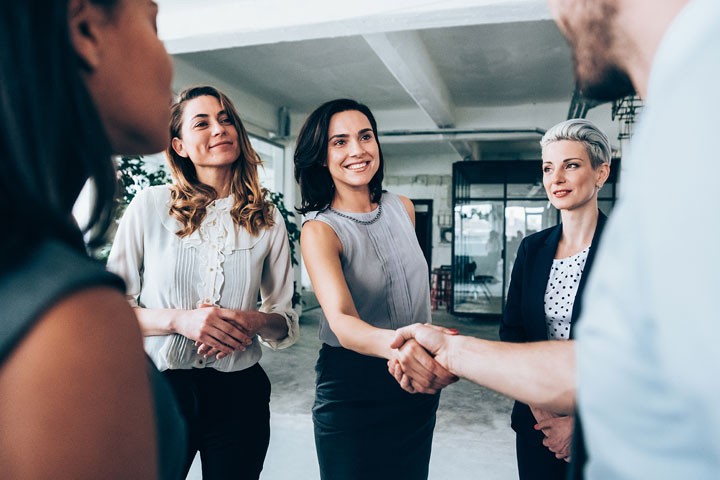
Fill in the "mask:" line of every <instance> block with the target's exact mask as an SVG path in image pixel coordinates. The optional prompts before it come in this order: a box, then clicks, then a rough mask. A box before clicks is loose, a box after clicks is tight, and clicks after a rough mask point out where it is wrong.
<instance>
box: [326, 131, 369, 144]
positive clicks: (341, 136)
mask: <svg viewBox="0 0 720 480" xmlns="http://www.w3.org/2000/svg"><path fill="white" fill-rule="evenodd" d="M372 131H373V129H372V128H363V129H362V130H360V131H359V132H358V135H362V134H363V133H367V132H372ZM349 136H350V135H348V134H347V133H338V134H336V135H333V136H332V137H330V138H328V142H329V141H330V140H332V139H333V138H348V137H349Z"/></svg>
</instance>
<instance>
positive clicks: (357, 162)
mask: <svg viewBox="0 0 720 480" xmlns="http://www.w3.org/2000/svg"><path fill="white" fill-rule="evenodd" d="M327 167H328V170H329V172H330V176H331V177H332V179H333V182H334V183H335V188H336V190H340V189H342V188H351V189H367V188H368V184H369V183H370V180H371V179H372V178H373V176H374V175H375V173H377V171H378V169H379V168H380V149H379V148H378V143H377V139H376V138H375V133H374V132H373V129H372V126H371V124H370V121H369V120H368V118H367V117H366V116H365V115H364V114H363V113H361V112H359V111H357V110H347V111H344V112H340V113H336V114H335V115H333V116H332V117H331V118H330V125H329V128H328V145H327Z"/></svg>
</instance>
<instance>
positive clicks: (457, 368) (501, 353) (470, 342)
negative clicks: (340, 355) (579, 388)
mask: <svg viewBox="0 0 720 480" xmlns="http://www.w3.org/2000/svg"><path fill="white" fill-rule="evenodd" d="M409 339H414V340H415V341H417V342H418V343H419V344H420V345H422V346H423V347H424V348H425V349H427V350H428V351H429V352H430V353H431V354H432V355H433V356H434V357H435V360H437V361H438V362H439V363H440V364H441V365H442V366H443V367H445V368H447V369H448V370H449V371H450V372H452V373H453V374H455V375H458V376H460V377H463V378H467V379H468V380H471V381H473V382H475V383H477V384H480V385H483V386H485V387H487V388H490V389H492V390H495V391H497V392H500V393H502V394H503V395H507V396H508V397H511V398H514V399H516V400H520V401H521V402H523V403H527V404H531V405H534V406H536V407H540V408H543V409H546V410H551V411H553V412H557V413H562V414H567V415H569V414H572V413H573V410H574V408H575V342H574V341H572V340H568V341H563V342H559V341H544V342H531V343H522V344H518V343H506V342H493V341H488V340H481V339H479V338H473V337H466V336H462V335H457V336H456V335H449V334H447V333H446V330H445V329H442V328H440V327H435V326H432V325H422V324H419V323H418V324H414V325H410V326H408V327H404V328H401V329H399V330H398V331H397V337H396V339H395V341H394V342H393V344H392V346H393V347H400V346H402V345H403V343H404V342H405V341H407V340H409Z"/></svg>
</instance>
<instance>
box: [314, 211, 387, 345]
mask: <svg viewBox="0 0 720 480" xmlns="http://www.w3.org/2000/svg"><path fill="white" fill-rule="evenodd" d="M300 246H301V250H302V255H303V259H304V260H305V266H306V268H307V271H308V275H309V276H310V281H311V282H312V284H313V288H314V290H315V295H316V296H317V299H318V302H319V303H320V306H321V307H322V310H323V313H324V314H325V318H327V321H328V323H329V324H330V328H331V329H332V331H333V333H334V334H335V336H336V337H337V338H338V341H339V342H340V344H341V345H342V346H343V347H345V348H347V349H349V350H353V351H355V352H358V353H362V354H364V355H371V356H375V357H382V358H388V359H389V358H391V357H392V356H393V352H392V349H391V348H390V342H392V340H393V338H394V337H395V333H394V332H393V331H392V330H386V329H382V328H376V327H373V326H372V325H370V324H368V323H366V322H364V321H363V320H361V319H360V316H359V314H358V312H357V309H356V308H355V303H354V302H353V299H352V295H351V294H350V289H349V288H348V286H347V282H346V281H345V276H344V275H343V271H342V264H341V262H340V252H341V250H342V246H341V244H340V240H339V239H338V237H337V235H336V234H335V232H334V231H333V230H332V228H330V226H329V225H326V224H325V223H323V222H319V221H310V222H307V223H305V225H304V226H303V229H302V232H301V237H300Z"/></svg>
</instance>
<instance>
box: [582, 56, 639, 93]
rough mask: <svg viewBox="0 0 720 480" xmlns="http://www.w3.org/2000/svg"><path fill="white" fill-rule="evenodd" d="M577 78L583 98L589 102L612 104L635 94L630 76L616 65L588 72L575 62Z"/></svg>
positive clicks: (608, 65)
mask: <svg viewBox="0 0 720 480" xmlns="http://www.w3.org/2000/svg"><path fill="white" fill-rule="evenodd" d="M575 78H576V79H577V82H578V87H579V88H580V92H581V93H582V95H583V97H585V98H587V99H589V100H595V101H598V102H612V101H614V100H619V99H621V98H623V97H627V96H628V95H633V94H634V93H635V87H634V86H633V84H632V81H631V80H630V76H629V75H628V74H627V72H625V71H624V70H623V69H621V68H620V67H619V66H617V65H614V64H607V65H605V66H603V67H602V68H596V69H594V70H592V71H591V72H586V71H584V70H583V69H582V67H581V64H580V63H579V60H575Z"/></svg>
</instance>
